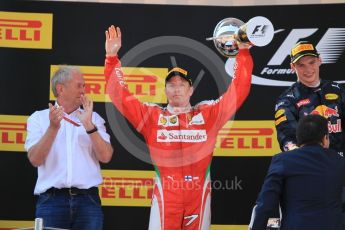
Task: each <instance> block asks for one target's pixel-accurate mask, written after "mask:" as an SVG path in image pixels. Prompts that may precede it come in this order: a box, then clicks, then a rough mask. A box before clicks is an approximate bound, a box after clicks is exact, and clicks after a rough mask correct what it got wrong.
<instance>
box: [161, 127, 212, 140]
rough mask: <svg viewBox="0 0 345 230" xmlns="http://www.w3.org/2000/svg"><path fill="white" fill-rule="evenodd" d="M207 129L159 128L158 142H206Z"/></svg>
mask: <svg viewBox="0 0 345 230" xmlns="http://www.w3.org/2000/svg"><path fill="white" fill-rule="evenodd" d="M205 141H207V134H206V130H204V129H202V130H165V129H161V130H157V142H205Z"/></svg>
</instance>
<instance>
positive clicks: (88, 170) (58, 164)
mask: <svg viewBox="0 0 345 230" xmlns="http://www.w3.org/2000/svg"><path fill="white" fill-rule="evenodd" d="M78 110H80V111H83V110H82V109H77V110H76V111H74V112H73V113H71V114H66V113H65V114H64V116H65V117H66V118H68V119H70V120H72V121H74V122H75V123H77V124H79V125H80V126H76V124H72V123H71V122H68V121H66V120H64V119H63V120H62V121H61V126H60V129H59V131H58V133H57V135H56V138H55V140H54V142H53V145H52V147H51V149H50V151H49V154H48V156H47V158H46V159H45V161H44V163H43V164H42V165H40V166H39V167H38V178H37V182H36V186H35V190H34V194H40V193H43V192H45V191H46V190H47V189H49V188H52V187H55V188H70V187H77V188H80V189H88V188H90V187H94V186H96V187H97V186H98V185H99V184H101V183H102V175H101V170H100V164H99V161H98V160H97V158H96V156H95V153H94V152H93V150H92V143H91V139H90V136H89V135H88V134H87V133H86V130H85V128H84V126H83V125H82V124H81V122H80V121H79V119H78V118H77V116H76V113H77V111H78ZM92 122H93V124H94V125H95V126H97V128H98V132H99V134H100V135H101V137H102V138H103V139H104V140H105V141H107V142H108V143H110V137H109V134H107V132H106V128H105V126H104V122H105V121H104V120H103V119H102V118H101V117H100V116H99V115H98V114H97V113H96V112H93V114H92ZM49 124H50V121H49V109H45V110H41V111H36V112H34V113H33V114H32V115H31V116H30V117H29V119H28V121H27V138H26V141H25V149H26V151H28V150H29V149H30V148H31V147H32V146H33V145H35V144H36V143H37V142H38V141H39V140H40V139H41V138H42V136H43V135H44V133H45V132H46V130H47V129H48V127H49Z"/></svg>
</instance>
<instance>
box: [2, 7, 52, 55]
mask: <svg viewBox="0 0 345 230" xmlns="http://www.w3.org/2000/svg"><path fill="white" fill-rule="evenodd" d="M52 30H53V14H43V13H19V12H4V11H0V47H13V48H34V49H51V48H52Z"/></svg>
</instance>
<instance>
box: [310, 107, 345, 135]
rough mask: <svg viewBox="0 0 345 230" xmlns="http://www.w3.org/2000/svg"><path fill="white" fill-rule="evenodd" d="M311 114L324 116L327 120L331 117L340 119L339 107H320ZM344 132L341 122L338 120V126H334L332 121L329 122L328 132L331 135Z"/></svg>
mask: <svg viewBox="0 0 345 230" xmlns="http://www.w3.org/2000/svg"><path fill="white" fill-rule="evenodd" d="M310 114H316V115H320V116H323V117H324V118H326V119H329V118H331V117H339V112H338V107H335V108H334V109H332V108H330V107H328V106H325V105H319V106H317V107H316V108H315V109H314V110H313V111H312V112H311V113H310ZM341 131H342V128H341V120H340V119H337V123H336V124H332V123H331V121H328V132H329V133H339V132H341Z"/></svg>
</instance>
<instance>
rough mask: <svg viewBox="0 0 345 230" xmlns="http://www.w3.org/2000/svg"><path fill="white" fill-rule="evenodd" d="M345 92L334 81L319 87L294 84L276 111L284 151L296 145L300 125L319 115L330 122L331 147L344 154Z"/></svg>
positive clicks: (283, 96) (323, 81) (279, 139)
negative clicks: (305, 118) (299, 122)
mask: <svg viewBox="0 0 345 230" xmlns="http://www.w3.org/2000/svg"><path fill="white" fill-rule="evenodd" d="M344 110H345V91H344V90H343V89H342V88H341V87H340V86H339V85H338V84H337V83H334V82H331V81H326V80H321V82H320V85H319V86H318V87H315V88H311V87H307V86H305V85H303V84H302V83H300V82H296V83H294V84H293V85H292V86H290V87H289V88H288V89H287V90H286V91H285V92H284V93H283V94H282V95H280V96H279V98H278V100H277V103H276V108H275V124H276V128H277V133H278V141H279V144H280V147H281V149H282V150H285V151H286V150H287V149H286V148H284V147H285V146H286V145H287V144H288V143H293V144H295V143H296V142H297V141H296V128H297V122H298V120H299V118H300V117H303V116H305V115H308V114H319V115H321V116H323V117H325V118H326V119H327V120H328V129H329V136H330V148H331V149H334V150H336V151H338V152H339V153H340V154H343V153H344V150H345V142H344V140H345V139H344V132H343V130H344V124H343V122H344V116H345V114H344V112H345V111H344Z"/></svg>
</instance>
